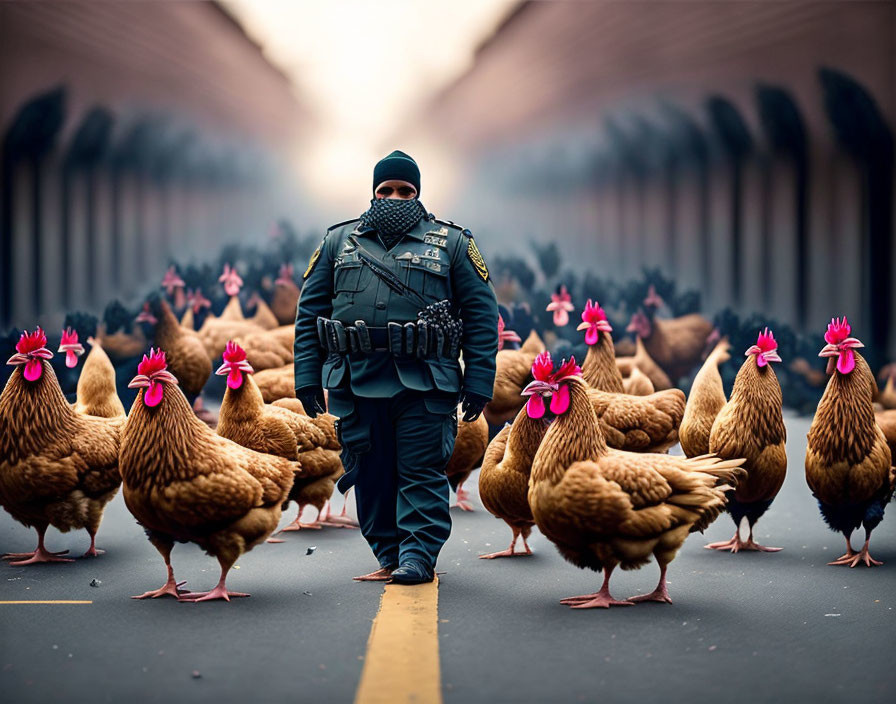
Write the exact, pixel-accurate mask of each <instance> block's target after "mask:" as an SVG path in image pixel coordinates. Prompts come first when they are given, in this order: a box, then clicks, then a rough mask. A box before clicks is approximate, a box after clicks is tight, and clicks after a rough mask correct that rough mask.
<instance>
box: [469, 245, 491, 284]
mask: <svg viewBox="0 0 896 704" xmlns="http://www.w3.org/2000/svg"><path fill="white" fill-rule="evenodd" d="M469 240H470V241H469V244H467V258H468V259H469V260H470V261H471V262H472V263H473V268H474V269H475V270H476V273H477V274H479V278H480V279H482V280H483V281H486V282H487V281H488V267H487V266H486V265H485V260H484V259H483V258H482V255H481V254H480V253H479V248H478V247H477V246H476V242H475V241H474V240H473V238H472V237H470V238H469Z"/></svg>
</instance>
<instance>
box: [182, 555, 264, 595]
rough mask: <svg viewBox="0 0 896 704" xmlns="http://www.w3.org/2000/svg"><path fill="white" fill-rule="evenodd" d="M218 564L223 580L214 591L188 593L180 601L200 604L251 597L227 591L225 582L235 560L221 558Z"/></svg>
mask: <svg viewBox="0 0 896 704" xmlns="http://www.w3.org/2000/svg"><path fill="white" fill-rule="evenodd" d="M218 562H219V564H220V565H221V578H220V579H219V580H218V583H217V584H216V585H215V587H214V589H212V590H211V591H209V592H188V593H186V594H184V595H183V596H181V597H180V601H190V602H199V601H214V600H215V599H223V600H224V601H230V599H231V598H240V597H248V596H251V595H250V594H245V593H243V592H232V591H230V590H229V589H227V585H226V584H225V580H226V579H227V573H228V572H230V568H231V567H232V566H233V563H234V562H235V560H230V559H225V558H224V557H219V558H218Z"/></svg>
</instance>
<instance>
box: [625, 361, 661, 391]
mask: <svg viewBox="0 0 896 704" xmlns="http://www.w3.org/2000/svg"><path fill="white" fill-rule="evenodd" d="M622 388H623V390H624V391H625V393H627V394H628V395H629V396H650V394H653V393H656V389H655V388H654V387H653V382H651V381H650V377H649V376H647V375H646V374H645V373H644V372H642V371H641V370H640V369H638V368H637V367H635V368H634V369H632V373H631V374H629V376H628V378H627V379H623V380H622Z"/></svg>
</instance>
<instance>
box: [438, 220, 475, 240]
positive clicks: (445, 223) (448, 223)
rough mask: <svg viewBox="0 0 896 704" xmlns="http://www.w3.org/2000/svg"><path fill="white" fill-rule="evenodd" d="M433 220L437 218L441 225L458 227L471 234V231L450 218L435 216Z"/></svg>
mask: <svg viewBox="0 0 896 704" xmlns="http://www.w3.org/2000/svg"><path fill="white" fill-rule="evenodd" d="M433 220H435V221H436V222H437V223H439V224H440V225H449V226H451V227H456V228H457V229H458V230H461V231H462V232H466V233H467V235H468V236H469V232H470V231H469V230H467V229H466V228H464V227H461V226H460V225H458V224H457V223H456V222H451V221H450V220H442V219H441V218H433Z"/></svg>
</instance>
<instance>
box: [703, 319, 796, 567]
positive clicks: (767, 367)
mask: <svg viewBox="0 0 896 704" xmlns="http://www.w3.org/2000/svg"><path fill="white" fill-rule="evenodd" d="M716 349H717V350H718V349H719V348H718V346H717V347H716ZM746 356H747V359H746V361H745V362H744V363H743V365H741V368H740V371H738V372H737V376H736V377H735V379H734V388H733V389H732V390H731V398H730V399H728V402H727V403H726V404H725V405H724V406H723V407H722V409H721V410H720V411H719V413H718V415H717V416H716V419H715V422H714V423H713V425H712V429H711V431H710V434H709V451H710V452H712V453H713V454H715V455H717V456H719V457H721V458H723V459H735V458H737V457H743V458H744V459H745V460H746V462H745V463H744V466H743V468H744V470H746V472H747V476H746V478H744V479H741V480H740V481H739V482H738V483H737V489H735V490H734V491H733V492H731V493H730V494H729V496H728V506H727V510H728V513H730V514H731V518H732V520H733V521H734V537H733V538H731V540H728V541H724V542H720V543H710V544H709V545H707V546H706V547H707V548H710V549H713V550H730V551H731V552H738V551H740V550H759V551H762V552H777V551H778V550H780V549H781V548H771V547H766V546H763V545H760V544H759V543H757V542H755V541H754V540H753V526H754V525H755V524H756V521H758V520H759V518H760V517H761V516H762V514H764V513H765V512H766V511H767V510H768V509H769V507H770V506H771V505H772V502H773V501H774V500H775V497H776V496H777V495H778V492H779V491H780V490H781V486H782V485H783V484H784V476H785V474H786V473H787V454H786V452H785V447H784V445H785V441H786V440H787V429H786V428H785V427H784V417H783V415H782V399H781V385H780V384H779V383H778V378H777V377H776V376H775V372H774V370H773V369H772V367H771V363H772V362H780V361H781V357H779V356H778V343H777V342H775V337H774V335H773V334H772V333H771V332H769V329H768V328H766V329H765V331H764V332H760V333H759V337H758V339H757V340H756V344H755V345H753V346H751V347H750V348H749V349H748V350H747V351H746ZM701 454H702V453H701ZM689 456H690V455H689ZM744 518H746V519H747V524H748V525H749V528H750V535H749V537H748V538H747V540H746V542H744V541H743V540H741V538H740V525H741V522H742V521H743V520H744Z"/></svg>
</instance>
